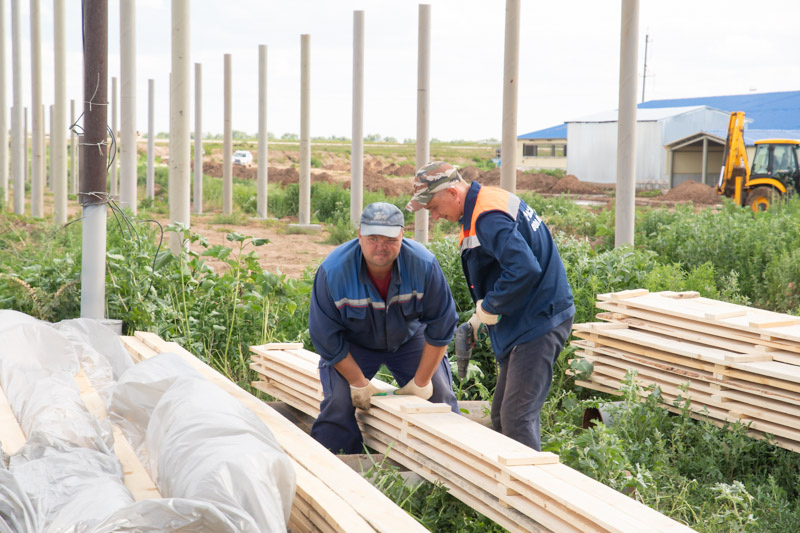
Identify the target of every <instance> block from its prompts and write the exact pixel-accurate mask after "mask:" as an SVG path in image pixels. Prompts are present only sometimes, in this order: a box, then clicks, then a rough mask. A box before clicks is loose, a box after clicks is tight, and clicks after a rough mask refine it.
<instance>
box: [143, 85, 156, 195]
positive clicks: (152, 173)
mask: <svg viewBox="0 0 800 533" xmlns="http://www.w3.org/2000/svg"><path fill="white" fill-rule="evenodd" d="M155 84H156V81H155V80H152V79H150V80H147V181H146V184H145V196H146V197H147V198H150V199H151V200H152V199H153V198H155V195H156V192H155V188H156V185H155V183H156V167H155V155H156V154H155V142H156V141H155V134H156V127H155V95H156V87H155Z"/></svg>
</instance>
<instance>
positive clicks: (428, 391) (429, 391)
mask: <svg viewBox="0 0 800 533" xmlns="http://www.w3.org/2000/svg"><path fill="white" fill-rule="evenodd" d="M394 393H395V394H413V395H414V396H419V397H420V398H422V399H423V400H427V399H428V398H430V397H431V396H433V383H431V382H430V381H429V382H428V384H427V385H425V386H424V387H420V386H419V385H417V382H416V381H414V378H411V381H409V382H408V383H406V384H405V385H403V386H402V387H400V388H399V389H397V390H396V391H394Z"/></svg>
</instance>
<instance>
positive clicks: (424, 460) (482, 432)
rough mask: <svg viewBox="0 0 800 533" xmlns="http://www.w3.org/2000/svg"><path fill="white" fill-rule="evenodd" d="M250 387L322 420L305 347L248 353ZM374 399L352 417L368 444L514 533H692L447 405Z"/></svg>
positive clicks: (311, 358) (314, 361) (313, 361)
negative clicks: (255, 376) (251, 374)
mask: <svg viewBox="0 0 800 533" xmlns="http://www.w3.org/2000/svg"><path fill="white" fill-rule="evenodd" d="M251 352H252V355H251V368H253V369H254V370H255V371H256V372H257V373H258V374H259V377H260V378H261V381H258V382H255V383H253V386H254V387H256V388H258V389H259V390H262V391H264V392H266V393H268V394H270V395H272V396H275V397H276V398H279V399H281V400H283V401H285V402H286V403H289V404H290V405H292V406H294V407H296V408H297V409H299V410H301V411H303V412H305V413H307V414H309V415H311V416H317V415H318V414H319V403H320V401H321V399H322V388H321V386H320V383H319V375H318V371H317V366H318V362H319V356H317V355H316V354H314V353H313V352H309V351H306V350H304V349H302V346H301V345H286V344H284V345H274V344H273V345H263V346H253V347H251ZM373 383H374V384H376V386H378V387H380V388H382V390H383V391H385V392H387V394H386V395H385V396H373V397H372V407H371V408H370V410H369V411H368V412H365V411H361V410H358V411H357V417H358V420H359V423H360V425H361V429H362V432H363V434H364V439H365V441H366V443H367V444H368V445H369V446H370V447H372V448H373V449H375V450H377V451H380V452H384V451H385V452H386V454H387V455H388V456H389V457H390V458H392V459H394V460H395V461H397V462H399V463H400V464H403V465H404V466H406V467H407V468H409V469H410V470H413V471H414V472H417V473H418V474H420V475H421V476H422V477H424V478H426V479H428V480H429V481H439V482H441V483H442V484H444V485H445V486H446V487H447V488H448V489H449V490H450V492H451V493H452V494H453V495H454V496H455V497H457V498H459V499H460V500H461V501H463V502H465V503H467V504H468V505H470V506H471V507H473V508H474V509H476V510H478V511H480V512H481V513H483V514H484V515H486V516H488V517H489V518H491V519H493V520H495V521H496V522H497V523H498V524H500V525H502V526H503V527H505V528H507V529H509V530H511V531H569V532H587V531H597V532H600V531H615V532H625V531H629V532H636V533H639V532H641V531H651V532H655V531H675V532H677V531H691V530H690V529H689V528H687V527H686V526H683V525H681V524H679V523H678V522H675V521H673V520H671V519H669V518H667V517H665V516H664V515H662V514H660V513H658V512H657V511H654V510H653V509H650V508H649V507H647V506H645V505H642V504H640V503H638V502H637V501H635V500H633V499H631V498H629V497H627V496H625V495H623V494H621V493H619V492H617V491H615V490H613V489H611V488H609V487H607V486H605V485H603V484H601V483H599V482H597V481H595V480H593V479H591V478H589V477H587V476H584V475H583V474H581V473H579V472H577V471H575V470H573V469H571V468H569V467H567V466H565V465H562V464H560V463H559V462H558V456H556V455H554V454H552V453H548V452H537V451H535V450H532V449H531V448H528V447H527V446H523V445H522V444H519V443H518V442H516V441H513V440H511V439H509V438H507V437H505V436H503V435H501V434H499V433H496V432H494V431H492V430H491V429H489V428H486V427H484V426H482V425H481V424H478V423H477V422H474V421H471V420H469V419H468V418H466V417H463V416H460V415H457V414H455V413H453V412H452V411H451V410H450V407H449V406H447V405H445V404H432V403H430V402H427V401H425V400H421V399H420V398H417V397H415V396H398V395H394V394H392V393H391V392H392V390H393V388H392V387H390V386H388V385H387V384H385V383H381V382H379V381H375V380H373Z"/></svg>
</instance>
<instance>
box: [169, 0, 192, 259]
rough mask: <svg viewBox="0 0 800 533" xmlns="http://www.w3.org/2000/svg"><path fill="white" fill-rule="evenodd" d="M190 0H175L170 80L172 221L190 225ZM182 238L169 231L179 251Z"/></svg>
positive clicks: (170, 206)
mask: <svg viewBox="0 0 800 533" xmlns="http://www.w3.org/2000/svg"><path fill="white" fill-rule="evenodd" d="M189 35H190V34H189V0H172V72H171V82H170V109H169V124H170V128H169V130H170V147H169V168H170V173H169V179H170V184H169V211H170V220H171V221H172V222H181V223H183V224H185V225H186V226H189V222H190V215H189V203H190V202H189V160H190V154H189V100H190V98H189V84H190V83H191V76H190V73H189V70H190V65H191V63H190V62H189V61H190V58H189V50H190V49H189ZM183 245H184V243H183V242H182V237H181V236H180V235H179V234H177V233H175V232H172V233H170V249H171V250H172V252H173V253H179V252H180V250H181V248H182V247H183Z"/></svg>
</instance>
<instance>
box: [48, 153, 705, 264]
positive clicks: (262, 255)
mask: <svg viewBox="0 0 800 533" xmlns="http://www.w3.org/2000/svg"><path fill="white" fill-rule="evenodd" d="M156 155H158V156H159V157H161V158H162V159H167V158H168V157H169V152H168V149H167V148H166V147H164V146H163V145H158V144H156ZM253 155H254V156H256V157H257V153H256V151H255V150H253ZM222 159H223V158H222V151H221V149H220V148H215V149H212V150H211V153H207V154H206V155H205V156H204V159H203V172H204V173H205V174H208V175H209V176H213V177H222ZM318 159H319V160H320V161H321V168H315V169H312V172H311V179H312V180H314V181H325V182H329V183H339V184H341V186H342V187H345V188H349V187H350V162H349V155H347V154H344V153H333V152H324V151H323V152H320V153H319V154H318ZM397 161H403V158H402V157H401V156H398V157H395V158H393V157H392V156H373V155H369V154H368V155H365V158H364V187H365V188H366V189H367V190H370V191H383V192H384V193H385V194H386V195H387V196H397V195H402V194H408V192H409V191H410V189H411V182H412V180H413V174H414V167H413V166H411V165H409V164H398V163H397ZM471 162H472V161H471V159H469V158H467V157H464V158H463V159H460V160H459V159H458V158H456V159H454V160H452V163H453V164H456V165H458V166H459V171H460V172H461V174H462V176H463V177H464V178H465V179H466V180H468V181H474V180H477V181H478V182H479V183H481V184H483V185H499V183H500V169H499V168H496V169H492V170H489V171H483V170H480V169H479V168H477V167H475V166H471V165H470V163H471ZM298 164H299V159H298V153H297V152H296V151H294V152H293V151H290V150H289V151H281V150H270V157H269V162H268V165H269V166H268V179H269V181H270V182H271V183H280V184H281V185H287V184H289V183H297V182H298V180H299V173H298V171H297V168H296V167H297V166H298ZM233 175H234V176H235V177H237V178H240V179H252V180H255V179H257V175H258V162H257V161H256V162H254V164H253V165H252V166H251V167H247V168H246V167H242V166H234V167H233ZM517 190H518V191H531V192H536V193H538V194H541V195H545V196H548V195H552V196H559V195H569V196H570V197H572V198H574V199H577V200H583V201H586V202H591V203H594V204H600V205H602V204H606V205H608V206H609V207H613V205H614V197H613V194H614V186H613V185H608V184H593V183H587V182H582V181H581V180H580V179H578V177H576V176H573V175H567V176H565V177H563V178H555V177H553V176H550V175H548V174H542V173H523V172H521V171H517ZM48 196H49V195H48ZM687 202H692V203H693V204H694V205H695V206H698V207H700V206H708V205H713V204H717V203H719V196H718V195H717V194H716V192H715V190H714V189H713V188H712V187H709V186H707V185H704V184H701V183H698V182H694V181H687V182H684V183H682V184H680V185H679V186H677V187H675V188H673V189H671V190H670V191H668V192H667V193H665V194H661V195H656V196H653V195H652V193H651V194H645V193H641V194H637V198H636V204H637V205H654V206H657V205H666V206H674V205H676V204H678V203H687ZM71 207H73V206H71ZM77 213H79V207H77V206H74V214H77ZM218 214H219V213H207V214H204V215H200V216H196V215H192V231H194V232H196V233H199V234H200V235H203V236H204V237H205V238H206V239H207V240H208V242H209V244H210V245H212V246H213V245H217V244H222V245H226V246H227V245H230V244H231V243H230V242H229V241H227V239H226V235H227V234H228V233H231V232H237V233H240V234H243V235H248V236H252V237H256V238H266V239H269V241H270V242H269V244H266V245H264V246H262V247H258V248H248V250H250V249H252V250H254V251H255V252H256V253H257V254H258V256H259V264H260V265H261V267H262V268H264V269H265V270H270V271H273V272H275V271H280V272H282V273H284V274H286V275H288V276H290V277H295V278H297V277H299V276H301V275H302V273H303V271H304V270H305V269H306V268H308V267H314V266H315V265H316V264H318V263H319V262H320V261H322V259H324V258H325V256H327V255H328V253H330V251H331V250H333V248H334V247H335V246H334V245H331V244H326V243H325V242H324V241H325V240H326V239H327V238H328V232H327V230H326V229H325V227H324V226H323V228H322V229H321V230H319V231H317V232H312V233H291V234H290V233H289V230H288V229H287V226H288V224H289V223H291V222H297V220H296V219H294V220H292V219H287V220H281V221H263V220H256V219H250V220H247V221H246V222H245V223H243V224H239V225H231V224H219V223H214V222H213V219H214V217H215V216H216V215H218ZM160 222H161V223H162V224H165V225H166V224H167V223H168V220H166V219H164V220H160ZM409 229H410V228H409ZM195 251H198V252H199V251H201V249H200V247H199V246H198V245H195ZM207 262H208V263H209V264H210V265H211V266H212V267H219V268H221V267H223V265H221V264H218V262H215V261H213V260H210V259H207Z"/></svg>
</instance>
